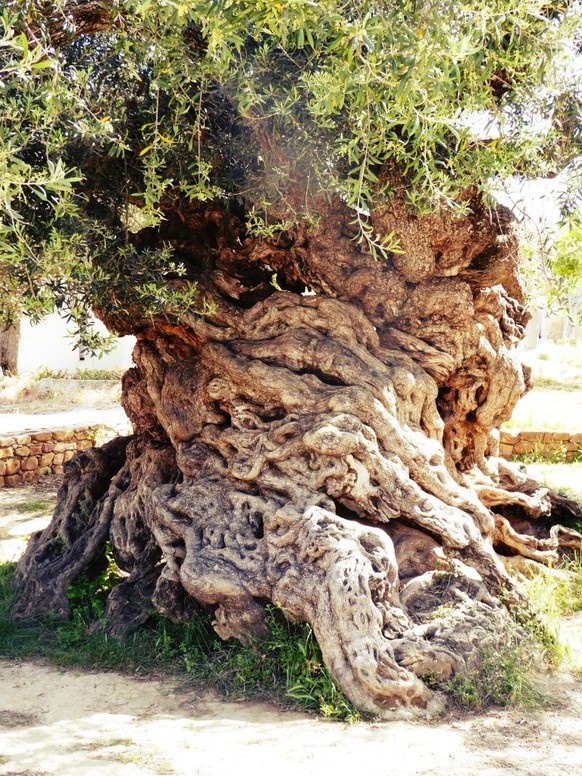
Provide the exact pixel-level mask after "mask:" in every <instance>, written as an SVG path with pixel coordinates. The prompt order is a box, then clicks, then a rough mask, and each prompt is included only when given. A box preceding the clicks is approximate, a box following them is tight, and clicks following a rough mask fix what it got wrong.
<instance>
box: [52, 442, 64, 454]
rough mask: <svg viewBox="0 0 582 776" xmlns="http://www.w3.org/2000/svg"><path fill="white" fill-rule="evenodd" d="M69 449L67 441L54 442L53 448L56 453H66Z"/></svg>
mask: <svg viewBox="0 0 582 776" xmlns="http://www.w3.org/2000/svg"><path fill="white" fill-rule="evenodd" d="M66 449H67V443H66V442H55V443H54V444H53V450H54V451H55V453H64V452H65V450H66Z"/></svg>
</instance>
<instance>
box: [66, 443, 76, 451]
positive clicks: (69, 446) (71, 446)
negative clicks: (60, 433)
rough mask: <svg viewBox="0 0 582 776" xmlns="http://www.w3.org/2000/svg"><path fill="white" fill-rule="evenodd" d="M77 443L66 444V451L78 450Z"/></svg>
mask: <svg viewBox="0 0 582 776" xmlns="http://www.w3.org/2000/svg"><path fill="white" fill-rule="evenodd" d="M76 449H77V442H65V450H76Z"/></svg>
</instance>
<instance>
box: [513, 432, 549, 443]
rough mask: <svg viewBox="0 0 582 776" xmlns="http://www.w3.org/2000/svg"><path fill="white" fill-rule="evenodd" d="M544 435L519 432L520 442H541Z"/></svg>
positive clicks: (541, 433)
mask: <svg viewBox="0 0 582 776" xmlns="http://www.w3.org/2000/svg"><path fill="white" fill-rule="evenodd" d="M543 437H544V434H543V432H542V431H520V433H519V439H520V442H541V441H542V440H543Z"/></svg>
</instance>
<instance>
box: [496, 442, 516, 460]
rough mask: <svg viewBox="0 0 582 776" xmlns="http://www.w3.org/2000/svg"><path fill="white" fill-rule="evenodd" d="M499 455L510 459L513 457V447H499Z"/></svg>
mask: <svg viewBox="0 0 582 776" xmlns="http://www.w3.org/2000/svg"><path fill="white" fill-rule="evenodd" d="M499 455H500V456H501V457H502V458H511V456H512V455H513V445H503V444H501V445H499Z"/></svg>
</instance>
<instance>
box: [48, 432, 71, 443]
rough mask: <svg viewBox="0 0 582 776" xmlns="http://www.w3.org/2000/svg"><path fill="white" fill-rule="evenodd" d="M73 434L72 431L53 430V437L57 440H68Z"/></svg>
mask: <svg viewBox="0 0 582 776" xmlns="http://www.w3.org/2000/svg"><path fill="white" fill-rule="evenodd" d="M73 436H74V432H73V431H71V430H69V431H53V439H54V440H55V441H57V442H68V441H69V439H72V438H73Z"/></svg>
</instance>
